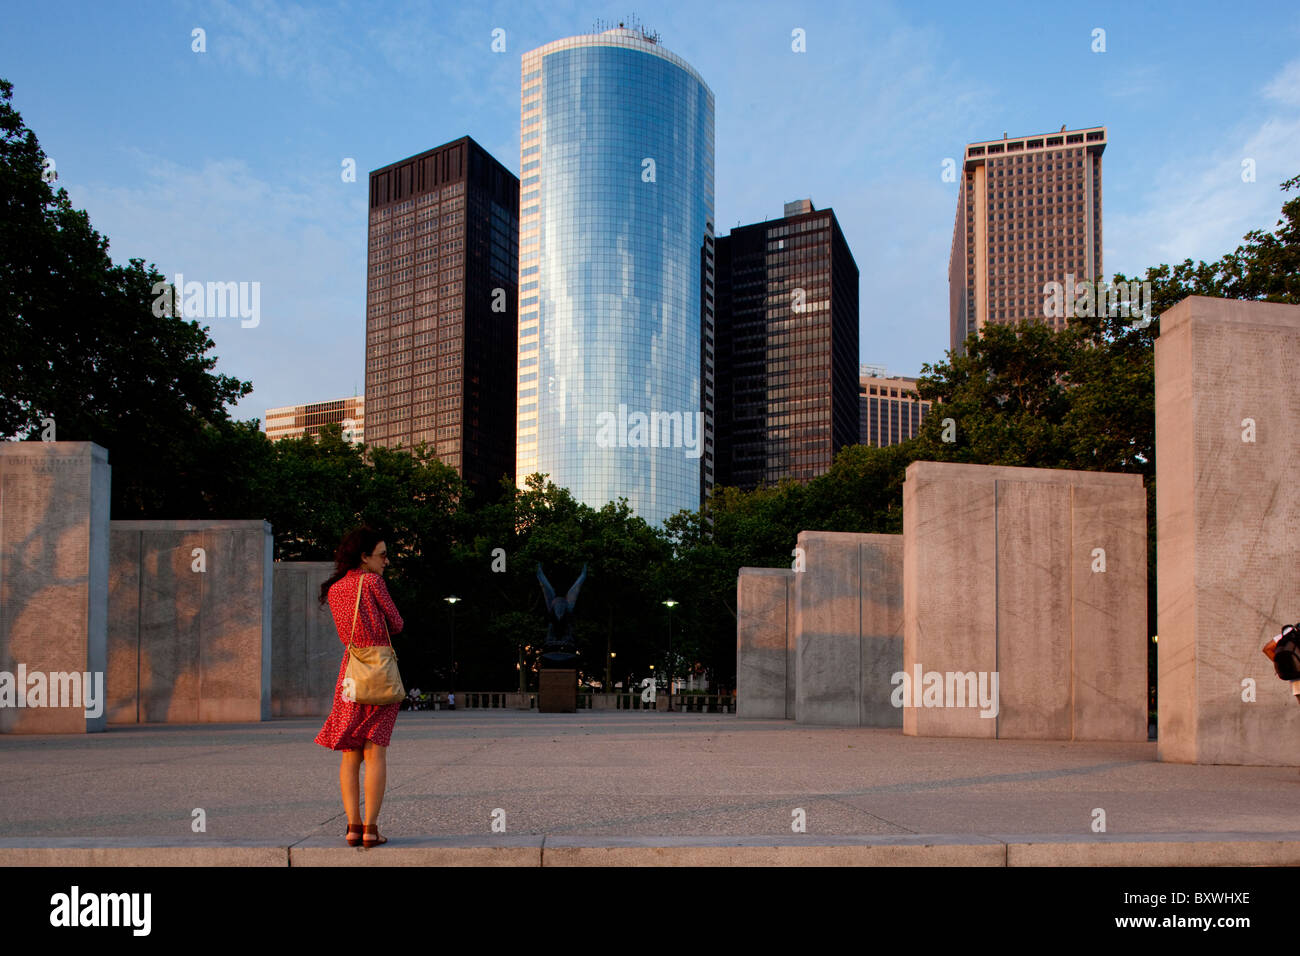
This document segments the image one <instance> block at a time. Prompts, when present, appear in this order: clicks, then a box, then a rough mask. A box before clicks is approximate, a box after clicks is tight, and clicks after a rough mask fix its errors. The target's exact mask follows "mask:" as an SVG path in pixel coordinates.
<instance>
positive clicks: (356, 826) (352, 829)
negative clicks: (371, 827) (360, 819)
mask: <svg viewBox="0 0 1300 956" xmlns="http://www.w3.org/2000/svg"><path fill="white" fill-rule="evenodd" d="M365 832H366V828H365V827H364V826H362V825H361V824H360V823H349V824H348V832H347V834H346V838H347V841H348V846H361V841H362V839H364V837H363V836H357V837H355V838H354V837H353V834H354V833H355V834H364V833H365Z"/></svg>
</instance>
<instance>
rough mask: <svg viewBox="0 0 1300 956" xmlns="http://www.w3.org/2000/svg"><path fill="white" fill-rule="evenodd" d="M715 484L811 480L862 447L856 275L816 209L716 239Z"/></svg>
mask: <svg viewBox="0 0 1300 956" xmlns="http://www.w3.org/2000/svg"><path fill="white" fill-rule="evenodd" d="M716 266H717V269H716V272H717V310H716V312H717V351H716V354H717V392H716V397H717V429H716V435H717V438H716V454H717V483H718V484H720V485H735V486H738V487H740V488H746V489H748V488H754V487H756V486H758V485H759V484H760V483H767V484H775V483H776V482H778V481H780V480H781V479H782V478H795V479H799V480H807V479H810V478H815V477H817V476H818V475H821V474H823V473H825V472H826V470H827V469H828V468H830V465H831V460H832V459H833V458H834V457H835V454H836V453H837V452H839V450H840V449H841V448H842V447H843V446H845V445H853V444H856V443H857V441H858V437H859V436H858V266H857V263H855V262H854V261H853V254H852V253H851V252H849V247H848V243H846V242H845V241H844V234H843V233H842V232H841V231H840V226H839V223H838V222H837V221H836V219H835V214H834V212H832V211H831V210H829V209H822V210H820V211H819V210H815V209H814V208H813V204H812V202H811V201H810V200H806V199H805V200H800V201H799V202H793V203H786V205H785V218H784V219H777V220H773V221H771V222H764V223H757V224H755V225H751V226H742V227H739V228H737V229H733V230H732V231H731V234H730V235H729V236H726V237H723V238H720V239H718V240H717V262H716Z"/></svg>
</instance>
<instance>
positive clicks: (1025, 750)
mask: <svg viewBox="0 0 1300 956" xmlns="http://www.w3.org/2000/svg"><path fill="white" fill-rule="evenodd" d="M320 723H321V721H320V720H319V719H316V718H312V719H290V720H274V721H268V722H263V723H252V724H225V725H188V726H181V725H138V726H136V725H132V726H122V727H113V728H111V729H110V730H109V731H107V732H106V733H102V734H90V735H75V736H73V735H66V736H64V735H61V736H27V735H10V736H4V737H0V767H2V768H3V773H0V863H3V864H5V865H15V864H21V863H42V862H44V863H85V862H132V861H135V862H144V861H149V862H195V863H200V864H203V863H207V864H211V863H222V862H225V863H269V864H272V865H285V857H286V853H289V854H290V855H292V856H293V857H294V860H293V865H308V864H311V863H347V862H349V861H352V860H360V859H361V858H363V857H364V859H365V862H368V863H380V862H387V863H397V862H410V863H438V862H468V863H472V862H489V861H490V862H496V863H506V862H511V863H518V862H524V863H530V864H532V865H536V863H537V862H538V857H539V854H540V853H541V852H542V848H543V847H545V848H549V850H550V851H551V852H553V853H560V851H561V850H565V851H567V852H570V853H574V854H577V855H578V856H581V853H584V852H585V853H587V854H588V855H590V854H591V853H596V852H597V851H599V853H600V854H602V855H603V856H602V859H601V862H625V863H635V862H715V863H736V862H880V863H889V862H926V863H960V864H978V863H990V864H992V865H1007V864H1008V863H1009V862H1013V861H1012V859H1011V855H1010V850H1009V847H1012V846H1015V847H1017V848H1019V849H1018V851H1017V852H1029V850H1030V848H1032V847H1038V850H1037V851H1036V852H1038V853H1039V854H1040V858H1039V859H1038V862H1056V863H1143V862H1150V863H1172V864H1184V865H1207V864H1214V863H1252V862H1253V863H1273V864H1277V863H1290V864H1300V824H1298V823H1297V822H1296V818H1295V807H1296V804H1297V798H1298V797H1300V771H1298V770H1297V768H1294V767H1232V766H1194V765H1183V764H1171V763H1158V762H1157V761H1156V759H1155V757H1156V745H1155V743H1153V742H1152V743H1138V744H1133V743H1112V744H1105V743H1066V742H1056V741H1015V740H973V739H956V738H951V739H950V738H918V737H906V736H904V735H903V734H902V733H901V732H899V731H897V730H879V729H868V728H844V727H826V728H818V727H809V726H807V725H799V724H795V723H794V722H792V721H775V720H774V721H754V720H741V719H739V718H737V717H734V716H728V715H722V716H709V715H697V714H691V715H685V714H683V715H669V714H662V713H654V712H649V713H647V712H619V711H598V712H584V713H581V714H538V713H528V712H516V711H488V710H481V711H459V712H445V711H444V712H436V713H424V712H421V713H403V714H401V715H400V717H399V720H398V722H397V728H396V730H395V731H394V734H393V744H392V746H391V747H390V748H389V754H388V791H387V795H386V797H385V800H384V805H383V811H382V813H381V815H380V824H381V829H382V831H383V832H384V833H385V835H387V836H389V837H390V839H391V843H390V844H389V845H388V846H386V847H384V848H383V849H382V850H376V851H362V850H352V849H348V848H347V847H346V846H344V845H343V838H342V833H343V831H344V829H346V827H345V825H344V824H345V818H344V816H343V810H342V805H341V802H340V798H339V793H338V762H339V761H338V757H337V755H335V754H332V753H330V752H328V751H326V750H324V749H323V748H321V747H319V746H317V745H315V744H313V742H312V738H313V737H314V735H315V734H316V731H317V730H318V729H319V726H320ZM196 809H201V810H202V811H203V815H204V817H205V822H206V832H203V833H196V832H194V831H193V829H192V822H191V821H192V820H193V819H194V811H195V810H196ZM797 810H802V811H803V814H802V816H803V818H804V819H805V820H806V830H805V832H802V833H800V832H795V831H794V830H793V829H792V823H793V822H795V821H796V820H797V819H798V818H799V816H800V815H799V814H797V813H796V811H797ZM1098 811H1104V820H1105V832H1104V833H1099V832H1094V829H1093V828H1094V820H1097V819H1099V815H1098ZM494 820H495V821H496V824H497V828H498V829H497V830H496V831H494V830H493V824H494ZM502 821H503V822H504V827H505V832H504V833H502V832H500V827H501V825H502ZM814 848H815V852H814ZM132 853H134V854H136V856H131V854H132ZM647 853H651V854H652V855H651V857H647V856H646V854H647ZM810 853H811V856H810V855H809V854H810ZM909 853H915V854H922V856H917V857H916V858H914V859H912V858H908V856H907V855H908V854H909ZM1044 853H1045V854H1047V856H1041V854H1044ZM141 854H144V855H141ZM150 854H152V855H150ZM169 854H170V855H169ZM404 854H405V856H404ZM620 854H621V855H620ZM674 854H676V856H674ZM900 854H901V855H900ZM1027 859H1028V858H1024V860H1025V861H1027ZM553 861H554V862H560V858H559V857H555V858H553ZM568 862H594V861H593V860H591V859H578V858H577V856H575V857H574V858H573V859H571V860H569V861H568Z"/></svg>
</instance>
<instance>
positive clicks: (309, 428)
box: [263, 395, 366, 443]
mask: <svg viewBox="0 0 1300 956" xmlns="http://www.w3.org/2000/svg"><path fill="white" fill-rule="evenodd" d="M263 424H264V426H265V427H264V428H263V431H265V432H266V437H267V438H268V439H269V440H270V441H279V440H280V439H281V438H301V437H302V436H304V435H319V434H320V430H321V427H322V426H324V425H340V426H342V430H343V437H344V439H345V440H348V441H352V442H356V443H361V442H364V441H365V440H366V439H365V431H366V400H365V398H364V397H363V396H361V395H356V396H353V397H352V398H339V399H335V400H334V401H330V402H315V403H313V404H311V405H286V406H284V407H282V408H268V409H267V410H266V420H265V422H264V423H263Z"/></svg>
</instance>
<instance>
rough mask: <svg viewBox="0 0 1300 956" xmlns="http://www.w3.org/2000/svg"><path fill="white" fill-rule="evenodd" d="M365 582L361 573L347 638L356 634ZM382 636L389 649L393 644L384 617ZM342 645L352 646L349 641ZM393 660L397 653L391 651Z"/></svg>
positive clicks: (363, 574)
mask: <svg viewBox="0 0 1300 956" xmlns="http://www.w3.org/2000/svg"><path fill="white" fill-rule="evenodd" d="M365 580H366V577H365V573H364V572H363V573H362V575H361V578H360V579H359V580H358V582H357V604H356V607H354V608H353V609H352V629H351V630H350V631H349V632H348V636H349V637H355V636H356V633H357V614H358V613H359V612H360V610H361V588H362V586H363V585H364V584H365ZM384 636H385V637H387V638H388V645H389V646H390V647H391V646H392V644H393V637H392V635H391V634H389V633H388V619H387V618H386V617H385V618H384ZM344 643H346V644H348V645H349V646H351V644H352V642H351V641H345V642H344ZM393 659H394V660H396V659H397V651H393Z"/></svg>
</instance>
